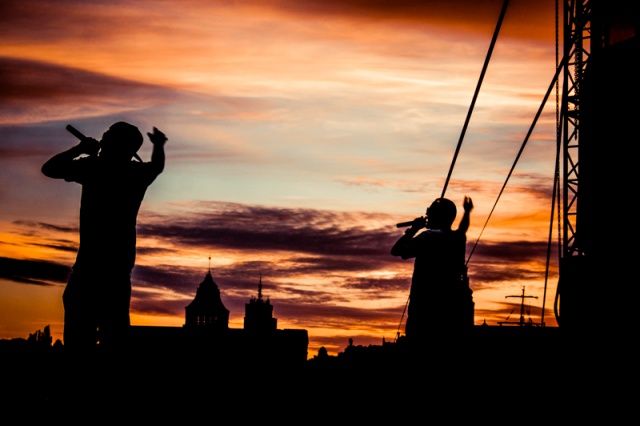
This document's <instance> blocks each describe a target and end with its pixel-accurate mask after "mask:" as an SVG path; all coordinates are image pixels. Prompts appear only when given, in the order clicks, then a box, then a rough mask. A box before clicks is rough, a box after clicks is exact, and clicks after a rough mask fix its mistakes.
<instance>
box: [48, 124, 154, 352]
mask: <svg viewBox="0 0 640 426" xmlns="http://www.w3.org/2000/svg"><path fill="white" fill-rule="evenodd" d="M147 135H148V136H149V139H150V141H151V143H153V152H152V154H151V161H150V162H141V161H133V160H132V157H134V156H136V157H137V154H136V152H137V151H138V149H139V148H140V147H141V146H142V143H143V139H144V138H143V136H142V133H140V130H138V128H137V127H136V126H133V125H131V124H129V123H125V122H117V123H115V124H113V125H112V126H111V127H109V129H108V130H107V131H106V132H104V134H103V135H102V140H101V141H100V142H98V141H97V140H96V139H93V138H89V137H85V138H83V139H81V141H80V143H79V144H78V145H76V146H74V147H72V148H70V149H68V150H67V151H64V152H61V153H59V154H56V155H54V156H53V157H52V158H51V159H49V160H48V161H47V162H46V163H44V165H43V166H42V173H43V174H44V175H46V176H48V177H50V178H54V179H64V180H65V181H67V182H76V183H79V184H80V185H82V197H81V204H80V246H79V248H78V253H77V256H76V261H75V264H74V265H73V271H72V273H71V276H70V277H69V281H68V283H67V286H66V288H65V290H64V293H63V296H62V300H63V305H64V345H65V347H66V348H68V349H69V350H71V351H86V350H92V349H93V348H95V347H96V343H97V342H99V343H100V347H101V348H105V349H121V348H122V347H123V345H125V344H126V343H127V338H128V333H129V328H130V317H129V306H130V302H131V271H132V269H133V266H134V263H135V257H136V221H137V215H138V210H139V209H140V204H141V203H142V199H143V198H144V195H145V192H146V190H147V187H148V186H149V185H150V184H151V183H152V182H153V181H154V180H155V179H156V177H157V176H158V175H159V174H160V173H161V172H162V171H163V169H164V163H165V153H164V144H165V142H166V141H167V138H166V136H165V135H164V134H163V133H162V132H161V131H159V130H158V129H157V128H155V127H154V128H153V133H147ZM137 158H139V157H137Z"/></svg>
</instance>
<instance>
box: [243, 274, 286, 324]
mask: <svg viewBox="0 0 640 426" xmlns="http://www.w3.org/2000/svg"><path fill="white" fill-rule="evenodd" d="M244 310H245V314H244V329H245V330H247V331H249V332H270V331H275V330H276V328H277V323H278V319H277V318H273V306H272V305H271V302H270V301H269V298H267V300H266V301H265V300H263V299H262V273H261V274H260V282H259V284H258V297H257V298H255V297H252V298H251V299H250V300H249V303H246V304H245V305H244Z"/></svg>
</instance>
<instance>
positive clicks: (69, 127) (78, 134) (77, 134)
mask: <svg viewBox="0 0 640 426" xmlns="http://www.w3.org/2000/svg"><path fill="white" fill-rule="evenodd" d="M67 131H68V132H69V133H71V134H72V135H73V136H75V137H76V138H78V139H80V140H82V139H84V138H85V137H86V136H85V135H83V134H82V133H81V132H80V130H78V129H76V128H75V127H73V126H72V125H71V124H67Z"/></svg>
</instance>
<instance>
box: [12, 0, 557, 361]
mask: <svg viewBox="0 0 640 426" xmlns="http://www.w3.org/2000/svg"><path fill="white" fill-rule="evenodd" d="M502 4H503V0H466V1H462V0H441V1H436V0H433V1H429V0H422V1H410V0H396V1H390V0H389V1H386V0H379V1H367V0H341V1H333V0H304V1H300V0H245V1H231V0H225V1H204V0H183V1H179V2H178V1H166V0H165V1H151V0H148V1H144V0H142V1H136V2H131V1H121V0H110V1H94V2H86V1H73V0H57V1H53V0H49V1H38V0H28V1H13V0H9V1H3V2H2V5H1V6H0V38H1V39H2V43H1V44H0V75H1V78H0V203H1V205H2V208H1V209H0V339H6V338H14V337H25V338H26V337H27V336H28V334H29V333H33V332H35V331H36V330H42V329H43V328H44V327H45V326H47V325H50V327H51V332H52V334H53V337H54V340H55V339H62V328H63V308H62V292H63V290H64V286H65V284H66V280H67V277H68V274H69V272H70V268H71V266H72V264H73V262H74V259H75V254H76V250H77V243H78V213H79V211H78V209H79V202H80V190H81V188H80V186H79V185H77V184H74V183H67V182H64V181H62V180H54V179H49V178H46V177H45V176H44V175H42V174H41V172H40V167H41V166H42V164H43V163H44V162H45V161H46V160H47V159H48V158H49V157H51V156H52V155H54V154H56V153H58V152H60V151H63V150H66V149H68V148H70V147H71V146H73V145H75V144H76V143H77V139H75V138H74V137H73V136H72V135H71V134H70V133H68V132H67V131H66V130H65V126H66V125H67V124H72V125H73V126H75V127H76V128H78V129H79V130H81V131H82V132H83V133H84V134H86V135H88V136H93V137H96V138H97V139H99V138H100V137H101V135H102V133H103V132H104V131H105V130H106V129H107V128H108V127H109V125H111V124H112V123H114V122H116V121H127V122H130V123H132V124H135V125H137V126H138V127H139V128H140V130H141V131H142V132H143V134H146V132H147V131H151V130H152V128H153V127H154V126H155V127H158V128H159V129H160V130H161V131H162V132H164V133H165V134H166V135H167V137H168V138H169V140H168V142H167V145H166V152H167V164H166V168H165V171H164V173H162V174H161V175H160V176H159V177H158V179H157V180H156V181H155V182H154V183H153V184H152V185H151V187H150V188H149V190H148V191H147V195H146V198H145V200H144V202H143V204H142V207H141V210H140V214H139V217H138V252H137V253H138V257H137V264H136V267H135V268H134V270H133V297H132V303H131V318H132V323H133V324H134V325H163V326H167V325H169V326H176V327H181V326H182V325H183V324H184V321H185V309H184V308H185V306H186V305H188V304H189V303H190V302H191V300H193V297H194V296H195V292H196V289H197V287H198V285H199V284H200V283H201V282H202V281H203V279H204V277H205V275H206V273H207V271H208V270H209V268H210V270H211V273H212V276H213V278H214V281H215V282H216V283H217V285H218V287H219V288H220V292H221V298H222V301H223V303H224V305H225V306H226V307H227V309H229V310H230V324H229V325H230V327H232V328H242V327H243V317H244V305H245V303H248V301H249V299H250V298H251V297H255V296H257V292H258V283H259V281H260V276H262V284H263V296H264V297H265V298H266V297H268V298H269V299H270V301H271V303H272V304H273V306H274V316H275V317H276V318H277V319H278V328H279V329H285V328H295V329H300V328H302V329H306V330H307V331H308V333H309V340H310V343H309V357H311V356H313V355H315V354H317V352H318V349H319V348H320V347H322V346H324V347H325V348H326V349H327V350H328V352H329V354H336V353H338V352H341V351H342V350H344V348H345V347H346V346H347V345H348V340H349V339H350V338H352V339H353V343H354V344H357V345H369V344H375V345H378V344H381V342H382V339H386V340H387V341H392V340H393V339H394V338H395V336H396V332H397V331H398V330H400V331H401V332H402V333H403V332H404V320H406V317H403V312H404V308H405V304H406V303H407V298H408V292H409V286H410V280H411V273H412V268H413V262H412V261H411V260H404V261H403V260H401V259H400V258H395V257H393V256H391V255H390V249H391V246H392V245H393V243H394V242H395V240H396V239H397V238H398V237H400V236H401V235H402V232H403V229H397V228H396V226H395V224H396V223H398V222H403V221H408V220H412V219H413V218H415V217H417V216H421V215H423V214H424V211H425V208H426V207H427V206H428V205H429V204H430V203H431V202H432V201H433V199H435V198H437V197H439V196H440V195H441V193H442V191H443V188H444V184H445V180H446V178H447V174H448V172H449V168H450V167H451V165H452V160H453V158H454V153H455V150H456V146H457V144H458V140H459V139H460V137H461V132H462V129H463V125H464V123H465V119H466V116H467V114H468V112H469V108H470V104H471V101H472V98H473V94H474V91H475V90H476V87H477V84H478V80H479V77H480V73H481V71H482V67H483V63H484V61H485V58H486V56H487V52H488V49H489V46H490V43H491V38H492V36H493V33H494V30H495V28H496V24H497V22H498V17H499V14H500V9H501V7H502ZM555 7H556V6H555V1H554V0H511V1H510V2H509V7H508V9H507V12H506V15H505V19H504V22H503V24H502V27H501V30H500V34H499V36H498V39H497V42H496V45H495V49H494V51H493V55H492V57H491V61H490V63H489V66H488V68H487V71H486V75H485V77H484V81H483V84H482V87H481V90H480V92H479V95H478V98H477V101H476V104H475V108H474V110H473V114H472V116H471V119H470V121H469V125H468V128H467V130H466V134H465V136H464V140H463V143H462V145H461V149H460V151H459V154H458V157H457V160H456V162H455V165H454V168H453V171H452V174H451V178H450V181H449V182H448V186H447V188H446V197H447V198H450V199H451V200H453V201H454V202H455V203H456V205H457V206H458V211H459V216H458V218H457V219H456V223H457V222H458V220H459V218H460V217H461V212H462V201H463V198H464V196H465V195H469V196H471V197H472V198H473V202H474V205H475V209H474V210H473V212H472V216H471V227H470V229H469V231H468V233H467V237H468V248H467V253H468V254H469V253H471V250H472V248H473V247H474V245H475V243H476V241H477V240H478V239H479V240H478V244H477V246H476V248H475V250H474V251H473V256H471V257H470V259H469V263H468V266H469V276H470V284H471V287H472V289H473V291H474V293H473V299H474V301H475V322H476V324H482V323H483V321H486V322H487V323H488V324H490V325H496V324H497V323H498V322H499V321H505V320H506V319H507V318H509V320H512V321H515V320H518V319H519V315H520V314H519V310H520V302H521V300H520V299H519V298H517V297H510V296H518V295H520V294H521V293H522V290H523V288H524V289H525V293H526V295H527V296H532V297H531V298H527V299H526V301H525V303H526V307H527V313H526V315H527V316H526V318H527V319H528V318H529V315H530V317H531V318H532V320H533V321H535V322H540V314H541V309H542V306H543V298H544V294H545V293H544V289H545V282H546V284H547V291H546V299H545V300H544V305H545V316H546V319H545V321H546V324H547V326H557V323H556V320H555V316H554V313H553V303H554V297H555V294H556V287H557V254H556V245H557V240H556V239H557V234H558V232H557V225H555V224H554V227H555V228H556V229H553V230H552V233H553V236H554V242H553V244H552V246H553V255H552V257H551V264H550V271H549V275H548V279H547V280H546V281H545V268H546V255H547V245H548V235H549V233H550V229H549V226H550V224H549V221H550V215H551V194H552V189H553V173H554V161H555V146H556V141H555V120H556V118H555V117H556V108H555V101H556V100H555V92H554V93H552V95H551V96H550V97H549V99H548V101H547V103H546V106H545V108H544V110H543V112H542V115H541V116H540V118H539V120H538V121H537V124H536V125H535V129H534V131H533V132H532V134H531V136H530V139H529V140H528V142H527V145H526V147H525V149H524V151H523V152H522V156H521V157H520V158H519V161H518V162H517V166H516V168H515V170H514V172H513V175H512V176H511V177H510V179H509V181H508V184H507V186H506V188H505V190H504V193H503V194H502V196H501V198H500V199H499V202H498V204H497V205H496V208H495V210H494V212H493V213H492V215H491V217H490V218H489V214H490V212H491V210H492V208H493V206H494V203H495V202H496V200H497V197H498V194H499V193H500V190H501V188H502V186H503V185H504V183H505V180H506V179H507V176H508V174H509V170H510V169H511V167H512V166H513V165H514V161H515V160H516V155H517V154H518V151H519V150H520V149H521V147H522V145H523V142H524V140H525V136H526V134H527V132H528V131H529V130H530V127H531V126H532V123H533V120H534V118H535V115H536V113H537V111H538V109H539V108H540V106H541V105H542V101H543V99H544V95H545V93H546V91H547V89H548V87H549V85H550V84H551V82H552V79H553V75H554V73H555V67H556V61H557V56H556V40H555V37H556V36H555V28H556V21H555V20H556V18H555V14H556V12H555ZM139 154H140V156H141V157H142V158H143V160H145V161H148V160H149V158H150V154H151V143H150V142H149V141H148V139H147V140H146V141H145V144H144V145H143V147H142V148H141V150H140V152H139ZM488 218H489V220H488V222H487V219H488ZM485 223H486V228H484V230H483V226H484V225H485ZM105 268H108V265H105ZM434 303H436V301H434ZM443 320H447V319H446V318H443Z"/></svg>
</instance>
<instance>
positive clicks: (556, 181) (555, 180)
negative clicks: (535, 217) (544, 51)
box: [540, 0, 561, 327]
mask: <svg viewBox="0 0 640 426" xmlns="http://www.w3.org/2000/svg"><path fill="white" fill-rule="evenodd" d="M555 3H556V8H555V12H556V16H555V30H556V33H555V37H556V39H555V41H556V68H558V58H559V53H558V51H559V42H558V39H559V38H558V34H559V31H558V28H559V27H558V16H559V13H558V10H559V6H558V0H556V2H555ZM560 136H561V128H560V83H559V81H558V79H556V162H555V170H554V175H553V195H552V196H551V213H550V215H549V216H550V217H549V238H548V240H547V258H546V265H545V270H544V291H543V293H542V310H541V311H540V326H542V327H544V326H545V320H544V314H545V305H546V301H547V285H548V282H549V263H550V260H551V242H552V240H553V237H552V233H553V212H554V207H555V206H554V204H555V202H556V197H557V198H558V204H557V205H558V231H560V189H559V188H560V147H561V145H560ZM560 237H561V236H560V235H558V242H560V241H561V239H560ZM558 253H560V250H558Z"/></svg>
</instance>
